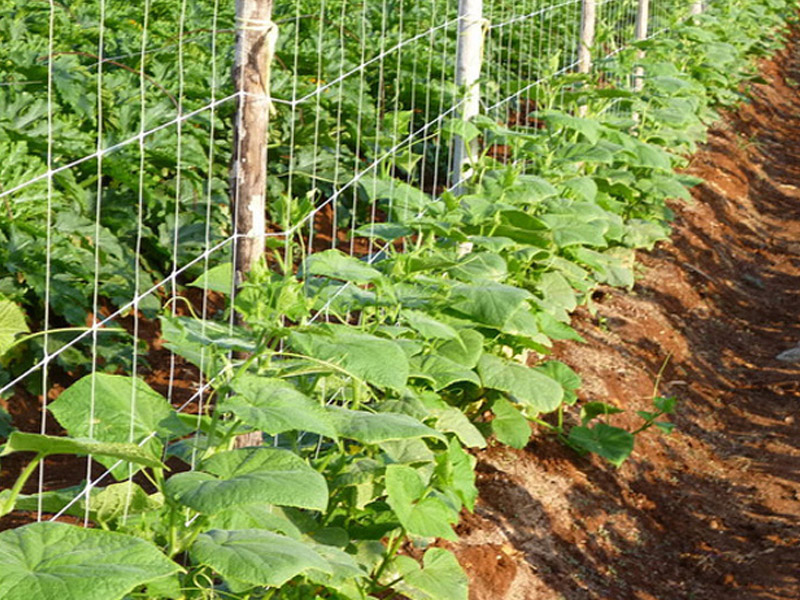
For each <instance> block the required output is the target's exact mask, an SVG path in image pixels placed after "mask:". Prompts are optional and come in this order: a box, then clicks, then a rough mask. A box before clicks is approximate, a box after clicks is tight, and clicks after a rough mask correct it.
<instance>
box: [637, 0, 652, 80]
mask: <svg viewBox="0 0 800 600" xmlns="http://www.w3.org/2000/svg"><path fill="white" fill-rule="evenodd" d="M649 20H650V0H639V9H638V10H637V11H636V41H637V42H640V41H642V40H646V39H647V26H648V22H649ZM642 58H644V51H642V50H640V51H639V59H642ZM642 87H644V68H642V67H636V68H635V69H634V71H633V91H634V92H641V91H642Z"/></svg>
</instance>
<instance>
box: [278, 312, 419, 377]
mask: <svg viewBox="0 0 800 600" xmlns="http://www.w3.org/2000/svg"><path fill="white" fill-rule="evenodd" d="M289 340H290V342H291V345H292V347H293V348H296V349H297V350H299V351H300V352H302V353H303V354H306V355H308V356H311V357H313V358H317V359H320V360H323V361H326V362H330V363H332V364H335V365H337V366H339V367H340V368H342V369H344V370H345V371H347V372H348V373H351V374H353V375H355V376H356V377H357V378H359V379H363V380H364V381H366V382H367V383H371V384H373V385H376V386H379V387H389V388H394V389H402V388H403V387H405V384H406V380H407V379H408V372H409V367H408V359H407V358H406V355H405V352H403V349H402V348H401V347H400V346H399V345H398V344H396V343H395V342H393V341H391V340H387V339H384V338H379V337H376V336H373V335H369V334H366V333H355V332H353V331H350V330H349V329H348V328H344V327H325V328H319V329H317V330H314V331H310V332H307V333H305V332H299V331H293V332H292V333H291V334H290V335H289Z"/></svg>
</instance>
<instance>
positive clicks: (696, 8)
mask: <svg viewBox="0 0 800 600" xmlns="http://www.w3.org/2000/svg"><path fill="white" fill-rule="evenodd" d="M689 14H690V15H692V16H694V15H701V14H703V0H696V2H693V3H692V8H691V10H690V11H689Z"/></svg>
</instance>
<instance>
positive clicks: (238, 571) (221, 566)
mask: <svg viewBox="0 0 800 600" xmlns="http://www.w3.org/2000/svg"><path fill="white" fill-rule="evenodd" d="M189 555H190V556H191V558H192V561H193V562H194V563H195V564H201V565H208V566H210V567H211V568H212V569H214V570H215V571H216V572H218V573H219V574H220V575H222V577H223V579H232V580H234V581H236V582H241V583H246V584H249V585H250V586H252V587H256V586H270V587H279V586H281V585H283V584H284V583H286V582H287V581H289V580H290V579H292V578H293V577H295V576H297V575H299V574H301V573H303V572H304V571H307V570H308V569H316V570H318V571H323V572H326V573H331V572H332V569H331V566H330V564H329V563H328V561H326V560H325V559H324V558H322V557H321V556H320V555H319V554H317V553H316V552H315V551H314V550H313V548H312V547H311V546H310V545H309V544H306V543H304V542H301V541H299V540H295V539H293V538H290V537H286V536H285V535H280V534H277V533H273V532H271V531H267V530H265V529H240V530H234V531H224V530H220V529H212V530H211V531H208V532H206V533H201V534H200V535H199V536H198V538H197V541H195V543H194V544H193V545H192V547H191V549H190V550H189Z"/></svg>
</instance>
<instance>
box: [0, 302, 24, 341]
mask: <svg viewBox="0 0 800 600" xmlns="http://www.w3.org/2000/svg"><path fill="white" fill-rule="evenodd" d="M28 331H29V329H28V324H27V323H26V322H25V313H24V312H23V311H22V309H21V308H20V307H19V306H17V305H16V304H14V303H13V302H12V301H11V300H8V299H7V298H3V297H2V296H0V356H3V354H5V353H6V352H7V351H8V349H9V348H11V346H13V345H14V339H15V338H16V337H17V335H19V334H20V333H27V332H28Z"/></svg>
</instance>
